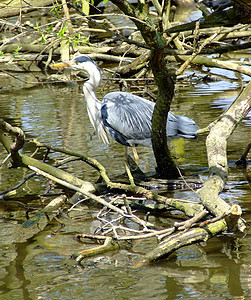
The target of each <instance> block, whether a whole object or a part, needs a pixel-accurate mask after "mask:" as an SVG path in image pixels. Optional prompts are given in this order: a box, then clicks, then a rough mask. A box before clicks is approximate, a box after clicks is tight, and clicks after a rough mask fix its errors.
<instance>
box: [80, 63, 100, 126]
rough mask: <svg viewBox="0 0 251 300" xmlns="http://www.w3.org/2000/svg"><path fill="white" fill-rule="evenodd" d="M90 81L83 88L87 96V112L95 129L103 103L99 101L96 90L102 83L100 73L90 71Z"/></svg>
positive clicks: (96, 70) (95, 70)
mask: <svg viewBox="0 0 251 300" xmlns="http://www.w3.org/2000/svg"><path fill="white" fill-rule="evenodd" d="M88 74H89V79H88V80H87V81H86V82H85V84H84V86H83V93H84V96H85V101H86V104H87V111H88V115H89V118H90V121H91V123H92V125H93V127H94V128H95V129H97V128H96V122H95V120H96V119H97V117H98V114H100V109H101V102H100V101H99V100H98V99H97V96H96V89H97V88H98V86H99V84H100V83H101V81H102V77H101V74H100V71H99V70H98V69H96V68H95V69H91V70H88Z"/></svg>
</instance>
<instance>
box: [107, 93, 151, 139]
mask: <svg viewBox="0 0 251 300" xmlns="http://www.w3.org/2000/svg"><path fill="white" fill-rule="evenodd" d="M102 104H103V105H102V108H101V116H102V119H103V122H104V125H105V127H106V128H107V129H108V130H109V129H112V130H115V131H116V133H118V134H120V135H121V136H122V137H123V139H124V140H126V141H128V140H135V141H139V140H145V139H149V138H151V128H152V127H151V126H152V114H153V109H154V103H153V102H151V101H148V100H146V99H144V98H141V97H138V96H136V95H133V94H130V93H125V92H112V93H109V94H107V95H106V96H105V97H104V99H103V101H102ZM114 138H116V137H114ZM120 142H121V141H120ZM136 143H137V142H136Z"/></svg>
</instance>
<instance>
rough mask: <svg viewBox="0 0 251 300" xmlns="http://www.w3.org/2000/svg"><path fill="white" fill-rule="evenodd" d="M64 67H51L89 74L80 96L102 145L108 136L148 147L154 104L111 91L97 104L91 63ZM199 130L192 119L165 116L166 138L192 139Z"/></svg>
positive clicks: (81, 59) (83, 59) (96, 75)
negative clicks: (83, 100) (68, 68)
mask: <svg viewBox="0 0 251 300" xmlns="http://www.w3.org/2000/svg"><path fill="white" fill-rule="evenodd" d="M63 64H64V65H63ZM63 64H56V65H54V67H60V66H64V67H70V68H72V69H74V70H79V71H80V70H81V71H83V70H85V71H86V72H87V73H88V74H89V79H88V80H87V81H86V82H85V84H84V86H83V93H84V96H85V100H86V104H87V111H88V115H89V118H90V121H91V123H92V125H93V127H94V128H95V130H96V132H97V134H98V136H99V137H100V139H101V140H102V141H103V142H104V143H109V136H111V137H112V138H113V139H115V140H116V141H117V142H119V143H120V144H122V145H125V146H135V145H138V144H141V145H144V146H150V145H151V129H152V114H153V110H154V106H155V103H153V102H151V101H149V100H146V99H144V98H142V97H139V96H136V95H133V94H131V93H127V92H112V93H109V94H107V95H105V97H104V98H103V100H102V101H99V100H98V99H97V96H96V89H97V88H98V86H99V85H100V83H101V81H102V76H101V73H100V70H99V68H98V66H97V65H96V64H95V63H94V61H93V60H92V59H91V58H90V57H88V56H85V55H81V56H78V57H76V58H75V59H73V60H72V61H71V62H69V63H63ZM198 129H199V127H198V126H197V125H196V124H195V122H194V121H193V120H192V119H189V118H187V117H184V116H177V115H175V114H174V113H172V112H169V113H168V119H167V125H166V133H167V137H170V138H172V137H178V136H181V137H185V138H195V137H196V131H197V130H198Z"/></svg>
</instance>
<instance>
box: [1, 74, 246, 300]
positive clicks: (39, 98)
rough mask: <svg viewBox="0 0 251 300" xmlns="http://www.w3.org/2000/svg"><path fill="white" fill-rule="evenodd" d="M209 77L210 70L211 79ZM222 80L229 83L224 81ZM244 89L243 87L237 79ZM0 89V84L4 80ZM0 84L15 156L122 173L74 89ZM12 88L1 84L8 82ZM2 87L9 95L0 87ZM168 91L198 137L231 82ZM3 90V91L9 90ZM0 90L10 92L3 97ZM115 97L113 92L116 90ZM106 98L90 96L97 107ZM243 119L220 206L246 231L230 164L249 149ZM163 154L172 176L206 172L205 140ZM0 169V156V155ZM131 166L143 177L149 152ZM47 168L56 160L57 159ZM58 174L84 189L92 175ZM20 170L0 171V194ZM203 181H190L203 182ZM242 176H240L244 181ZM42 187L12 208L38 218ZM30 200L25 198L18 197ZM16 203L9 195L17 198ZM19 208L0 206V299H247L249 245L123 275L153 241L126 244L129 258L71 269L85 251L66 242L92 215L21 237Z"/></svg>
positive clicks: (117, 153) (224, 246) (241, 242)
mask: <svg viewBox="0 0 251 300" xmlns="http://www.w3.org/2000/svg"><path fill="white" fill-rule="evenodd" d="M215 71H216V72H217V71H218V70H215ZM224 75H225V76H226V75H228V76H230V75H231V74H229V72H225V73H224ZM244 79H245V78H244ZM5 80H6V79H5ZM8 80H9V81H4V80H2V83H1V88H2V89H1V93H0V118H4V119H5V120H6V121H9V122H10V123H11V124H12V125H17V126H20V127H21V128H22V129H23V130H24V131H25V133H26V138H27V142H26V144H25V147H24V152H25V153H27V154H31V153H32V152H33V151H34V146H33V145H32V144H31V143H29V141H31V140H32V139H33V138H37V139H38V140H39V141H41V142H43V143H46V144H49V145H54V146H59V147H66V148H68V149H71V150H74V151H76V152H80V153H83V154H85V155H87V156H91V157H94V158H96V159H98V160H99V161H100V162H101V163H102V164H103V165H104V166H105V167H106V168H107V172H108V174H109V175H110V176H116V175H120V174H122V173H123V172H124V166H123V154H124V149H123V147H122V146H121V145H118V144H115V143H114V144H112V145H111V146H104V145H102V144H101V143H100V141H99V140H98V138H97V136H96V135H95V134H94V130H93V128H92V127H91V125H90V122H89V120H88V116H87V113H86V107H85V103H84V100H83V97H82V96H81V89H80V88H79V87H78V86H75V87H72V88H69V87H65V86H48V85H44V86H42V85H41V86H39V87H36V88H29V87H27V86H25V85H23V84H20V82H18V81H15V80H14V79H8ZM12 80H13V81H14V84H13V82H10V81H12ZM7 82H8V83H9V85H8V84H7ZM195 83H196V82H195V81H194V84H184V83H179V84H178V85H177V90H176V96H175V99H174V102H173V105H172V110H173V111H174V112H176V113H180V114H185V115H186V116H188V117H191V118H194V120H195V121H196V123H197V124H198V125H199V126H200V127H204V126H206V125H208V123H210V122H211V121H213V120H214V119H215V118H217V116H219V114H221V113H222V111H223V109H225V108H226V107H227V106H228V105H229V104H230V103H231V102H232V101H233V99H235V97H236V96H237V95H238V93H239V91H240V84H239V83H238V81H236V80H219V81H212V82H210V83H197V84H195ZM13 86H14V88H11V89H10V87H13ZM9 89H10V90H9ZM117 89H118V87H117ZM106 92H107V91H102V89H101V90H100V97H101V95H104V94H105V93H106ZM250 128H251V115H249V116H248V117H247V118H246V120H244V121H243V122H242V123H241V124H240V125H239V126H238V128H237V129H236V131H235V132H234V134H233V135H232V136H231V137H230V139H229V144H228V155H229V156H228V157H229V161H230V169H229V180H228V184H227V186H226V190H227V192H225V193H224V194H223V197H224V199H225V200H226V201H228V202H229V203H238V204H240V205H241V207H242V208H243V210H244V218H245V219H246V220H247V221H248V222H249V223H251V217H250V209H251V190H250V186H249V185H248V182H247V181H246V180H245V177H244V174H243V172H242V169H239V168H237V167H235V165H234V163H233V161H234V160H237V159H238V158H240V156H241V154H242V151H243V150H244V148H245V146H246V145H247V143H248V141H250V137H251V134H250ZM172 147H173V153H174V155H175V156H176V160H177V162H178V164H179V165H180V166H181V167H187V166H193V167H194V168H195V167H206V166H207V160H206V151H205V137H203V136H201V137H199V138H198V139H197V140H183V139H180V140H176V141H174V142H173V144H172ZM0 150H1V152H0V161H3V159H4V157H5V155H6V153H5V151H4V149H3V148H2V146H0ZM139 155H140V165H141V166H142V168H143V169H144V170H145V171H147V172H153V171H154V168H155V162H154V159H153V154H152V152H151V150H149V149H146V148H143V147H142V148H139ZM51 157H52V158H58V159H60V157H61V156H60V155H59V154H52V155H51ZM67 168H68V170H69V171H70V172H72V173H74V174H75V175H77V176H78V177H80V178H83V179H85V180H89V181H95V180H97V179H98V174H97V172H96V171H95V170H93V169H91V168H90V167H89V166H87V165H85V164H82V163H81V164H80V163H79V162H78V163H73V164H71V165H68V166H67ZM29 172H30V171H28V170H26V169H8V168H7V165H6V164H5V165H4V166H3V167H2V168H1V169H0V179H1V190H5V189H7V188H10V187H12V186H14V185H15V184H17V183H18V181H19V180H20V179H21V178H23V177H24V176H25V175H27V174H28V173H29ZM206 175H207V173H206V172H200V173H199V174H198V176H199V177H200V178H202V179H203V178H205V177H206ZM249 176H250V173H249ZM48 188H49V183H48V182H47V181H46V180H44V179H42V178H40V177H35V178H33V179H31V180H29V181H28V182H26V183H25V184H24V185H23V186H22V187H21V188H20V189H19V191H18V192H19V193H20V197H16V198H15V200H19V201H20V202H24V203H26V204H27V205H29V206H31V207H33V208H39V207H40V205H41V201H45V202H46V199H45V198H42V199H38V197H37V195H38V194H41V193H42V194H43V193H45V191H46V190H47V189H48ZM27 194H28V195H31V196H30V197H29V198H28V197H24V198H21V196H26V195H27ZM170 195H171V196H174V197H177V198H185V199H193V198H194V197H195V195H194V194H193V192H191V191H187V190H186V191H178V190H177V191H172V192H170ZM18 196H19V194H18ZM25 212H26V210H25V208H24V207H23V205H22V204H20V203H18V202H8V203H4V202H0V299H190V298H195V299H242V298H241V297H244V298H245V299H250V297H251V275H250V274H251V272H250V271H251V237H250V233H249V234H247V235H246V236H245V237H244V238H243V237H236V236H232V237H231V236H221V237H217V238H213V239H211V240H210V241H209V242H208V243H207V244H203V245H201V246H191V247H187V248H184V249H181V250H179V251H177V253H176V255H174V256H173V257H171V258H170V259H169V260H168V261H162V262H159V263H158V264H154V265H150V266H147V267H143V268H140V269H138V268H133V266H134V265H135V264H136V263H137V262H139V261H140V260H141V259H142V256H143V255H144V254H145V253H146V252H147V251H149V250H150V249H152V248H153V247H154V245H156V241H155V239H151V240H146V241H142V242H137V243H135V244H134V245H133V246H132V247H131V248H129V249H126V250H125V249H121V250H120V251H117V252H114V253H108V254H107V255H101V256H97V257H95V258H92V259H86V260H84V261H83V266H82V267H80V266H78V265H75V264H74V261H73V260H71V259H69V256H70V255H71V254H73V253H75V252H78V251H80V250H81V249H83V248H84V247H88V246H90V245H86V244H81V243H80V242H79V241H77V240H76V239H74V235H75V234H76V233H92V232H93V231H94V230H95V228H96V226H97V221H96V220H95V218H94V217H93V216H94V215H95V213H96V212H97V209H96V208H93V207H92V206H88V205H86V206H84V211H83V210H81V211H72V212H71V213H70V217H72V218H74V219H72V220H69V219H64V222H65V225H66V226H65V227H64V228H63V229H62V230H61V231H60V234H57V235H54V234H52V232H53V231H55V230H57V229H58V228H59V224H58V223H57V222H55V221H51V222H50V223H49V225H47V226H46V227H45V228H44V229H43V225H42V224H40V228H37V227H36V226H34V228H32V229H24V228H22V227H21V223H22V222H23V221H25V219H26V218H25ZM150 221H153V222H157V223H159V224H162V223H166V222H167V221H166V220H165V219H164V218H160V217H154V216H151V217H150Z"/></svg>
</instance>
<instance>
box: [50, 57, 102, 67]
mask: <svg viewBox="0 0 251 300" xmlns="http://www.w3.org/2000/svg"><path fill="white" fill-rule="evenodd" d="M50 67H51V68H68V69H72V70H74V71H88V70H90V69H91V68H93V67H95V68H98V66H97V65H96V64H95V62H94V61H93V60H92V59H91V58H90V57H89V56H87V55H79V56H77V57H75V58H73V59H72V60H70V61H67V62H60V63H56V64H51V65H50Z"/></svg>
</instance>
